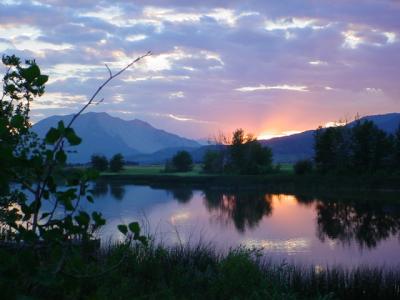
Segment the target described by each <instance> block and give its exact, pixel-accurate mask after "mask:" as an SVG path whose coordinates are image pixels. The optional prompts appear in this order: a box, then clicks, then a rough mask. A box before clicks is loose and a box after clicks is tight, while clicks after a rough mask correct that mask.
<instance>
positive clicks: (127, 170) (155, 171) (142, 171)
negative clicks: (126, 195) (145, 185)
mask: <svg viewBox="0 0 400 300" xmlns="http://www.w3.org/2000/svg"><path fill="white" fill-rule="evenodd" d="M102 175H135V176H136V175H146V176H148V175H152V176H165V175H176V176H204V175H206V174H204V173H202V171H201V165H195V166H194V168H193V170H192V171H190V172H174V173H173V172H165V171H164V165H147V166H125V167H124V169H123V170H122V171H121V172H118V173H112V172H104V173H102Z"/></svg>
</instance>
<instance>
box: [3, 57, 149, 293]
mask: <svg viewBox="0 0 400 300" xmlns="http://www.w3.org/2000/svg"><path fill="white" fill-rule="evenodd" d="M141 58H142V57H140V58H138V59H136V60H134V61H133V62H132V63H130V64H129V65H127V66H126V67H125V68H123V69H121V70H120V71H119V72H117V73H115V74H114V75H113V74H112V73H111V70H110V69H108V70H109V74H110V76H109V77H108V79H106V80H105V81H104V82H103V84H101V85H100V86H99V88H98V89H97V90H96V91H95V93H94V94H93V95H92V97H91V98H90V99H89V100H88V102H87V103H86V104H85V105H84V106H83V107H82V109H81V110H80V111H79V112H78V113H77V114H75V115H74V117H73V118H72V119H71V121H70V122H69V123H68V124H64V123H63V122H62V121H60V122H59V123H58V124H57V126H56V127H52V128H50V129H49V131H48V132H47V134H46V136H45V138H44V139H43V140H42V139H39V138H38V137H37V136H36V135H35V134H34V133H33V132H32V131H31V122H30V119H29V112H30V105H31V103H32V101H35V100H36V99H37V98H38V97H40V96H41V95H43V93H44V92H45V83H46V82H47V81H48V76H47V75H43V74H42V73H41V70H40V68H39V66H38V65H37V64H36V62H35V60H26V61H25V62H24V63H23V62H22V61H21V60H20V59H19V58H18V57H16V56H14V55H12V56H3V58H2V62H3V64H4V65H5V66H6V68H7V71H6V74H5V76H4V78H3V91H2V96H1V97H0V165H1V167H0V234H1V240H2V241H3V242H4V241H5V242H6V244H5V245H6V246H7V247H3V246H4V244H3V243H2V244H1V246H2V247H1V256H2V259H3V260H4V261H8V262H9V263H8V264H7V266H5V265H4V266H2V268H1V273H0V275H4V274H8V276H7V280H8V282H9V283H10V282H14V281H13V278H14V277H13V276H19V277H18V278H24V286H25V287H26V290H25V292H26V293H27V294H31V292H35V291H43V290H47V289H48V288H49V286H50V284H52V283H53V285H54V282H65V278H67V277H68V278H77V277H79V276H81V275H82V272H81V271H82V270H83V269H84V266H82V263H83V261H84V260H85V257H84V256H82V253H84V249H85V247H86V246H89V245H91V244H92V243H90V242H91V241H93V239H94V232H95V231H96V230H97V229H99V228H100V227H101V226H103V225H104V224H105V219H104V218H103V217H102V215H101V214H100V213H98V212H95V211H93V212H91V213H90V214H89V213H88V212H86V211H84V210H81V209H80V207H81V205H80V204H81V202H83V201H85V200H87V201H88V202H93V197H92V196H91V193H90V190H89V189H88V187H89V184H88V182H89V181H90V180H92V179H94V178H95V177H96V175H97V174H96V172H93V170H79V171H77V172H60V174H59V176H60V178H57V180H56V177H55V170H57V168H62V167H63V166H64V165H65V162H66V161H67V154H68V152H67V151H65V150H64V147H65V146H66V145H68V146H70V147H73V146H76V145H79V144H80V142H81V139H80V138H79V137H78V136H77V135H76V133H75V131H74V129H73V128H72V125H73V123H74V121H75V120H76V119H77V118H78V117H79V115H80V114H81V113H82V112H83V111H84V110H85V109H86V108H87V107H89V105H91V104H93V103H95V102H94V101H95V99H96V96H97V95H98V93H99V92H100V91H101V90H102V89H103V88H104V87H105V86H106V85H107V83H108V82H110V81H111V80H112V79H113V78H115V77H116V76H118V75H120V74H121V73H122V72H124V71H125V70H126V69H127V68H128V67H130V66H131V65H132V64H133V63H135V62H137V61H138V60H139V59H141ZM120 226H121V227H119V229H120V230H121V232H123V233H124V234H127V236H128V238H129V239H130V240H139V241H141V242H145V237H144V236H141V235H140V232H139V230H138V225H137V224H136V223H131V226H129V229H130V232H131V233H132V235H130V234H129V235H128V232H129V231H128V230H127V228H128V227H127V226H125V225H120ZM123 226H125V227H123ZM139 229H140V228H139ZM71 263H72V264H73V268H68V264H69V265H70V266H71ZM80 268H81V270H80ZM65 270H68V271H69V272H68V274H67V275H65V273H64V271H65ZM10 276H11V277H10ZM60 276H63V278H61V277H60ZM2 279H3V278H2ZM0 282H2V280H0ZM0 285H1V287H2V290H3V288H4V285H3V284H0ZM57 286H58V285H57ZM11 290H12V292H14V293H17V291H16V290H15V289H13V288H11ZM14 296H15V297H14ZM76 296H77V297H78V298H82V297H80V296H79V295H76ZM32 297H35V298H36V296H35V295H32ZM10 298H17V295H13V296H12V297H10ZM39 298H41V297H39ZM56 298H58V297H56Z"/></svg>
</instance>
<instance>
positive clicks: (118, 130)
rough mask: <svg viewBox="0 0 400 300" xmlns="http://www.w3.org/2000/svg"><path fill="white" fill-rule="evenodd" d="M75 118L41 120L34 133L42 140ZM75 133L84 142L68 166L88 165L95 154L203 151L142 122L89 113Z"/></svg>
mask: <svg viewBox="0 0 400 300" xmlns="http://www.w3.org/2000/svg"><path fill="white" fill-rule="evenodd" d="M72 116H73V115H67V116H52V117H49V118H46V119H44V120H41V121H40V122H38V123H37V124H35V125H34V126H33V130H34V131H35V132H36V133H37V134H38V135H39V136H41V137H43V136H44V135H45V134H46V133H47V131H48V130H49V128H50V127H52V126H56V125H57V123H58V122H59V121H60V120H63V121H64V123H65V124H66V123H68V122H69V121H70V120H71V118H72ZM73 127H74V129H75V131H76V133H77V134H78V135H79V136H80V137H81V138H82V139H83V142H82V144H81V145H79V146H78V147H73V148H71V150H76V152H77V153H71V155H70V160H69V162H72V163H85V162H88V161H89V160H90V156H91V155H92V154H93V153H101V154H104V155H106V156H107V157H111V156H112V155H114V154H115V153H122V154H123V155H124V156H130V155H134V154H139V153H140V154H146V153H153V152H156V151H159V150H161V149H165V148H170V147H193V148H196V147H200V145H199V144H198V143H197V142H196V141H193V140H190V139H186V138H183V137H180V136H178V135H175V134H171V133H168V132H166V131H164V130H160V129H157V128H154V127H153V126H151V125H150V124H149V123H146V122H144V121H141V120H137V119H135V120H132V121H125V120H122V119H120V118H116V117H112V116H110V115H108V114H107V113H94V112H90V113H86V114H83V115H81V116H80V117H79V118H78V119H77V120H76V122H75V123H74V126H73Z"/></svg>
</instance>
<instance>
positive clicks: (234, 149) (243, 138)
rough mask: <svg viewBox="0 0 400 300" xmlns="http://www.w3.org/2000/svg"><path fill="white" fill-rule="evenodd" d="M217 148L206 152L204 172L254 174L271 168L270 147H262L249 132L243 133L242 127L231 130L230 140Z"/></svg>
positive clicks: (266, 171) (268, 170)
mask: <svg viewBox="0 0 400 300" xmlns="http://www.w3.org/2000/svg"><path fill="white" fill-rule="evenodd" d="M219 148H220V149H219V150H213V151H208V152H206V154H205V156H204V159H203V170H204V172H206V173H222V172H225V173H235V174H247V175H251V174H252V175H255V174H265V173H268V172H270V171H271V170H272V151H271V149H270V148H268V147H263V146H262V145H261V143H259V142H258V141H257V140H256V138H255V137H254V136H252V135H251V134H247V135H245V132H244V130H243V129H237V130H236V131H235V132H233V135H232V142H231V143H230V144H229V145H220V147H219Z"/></svg>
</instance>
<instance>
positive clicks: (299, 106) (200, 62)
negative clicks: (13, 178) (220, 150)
mask: <svg viewBox="0 0 400 300" xmlns="http://www.w3.org/2000/svg"><path fill="white" fill-rule="evenodd" d="M359 6H360V3H359V1H355V0H350V1H345V2H343V3H340V5H339V4H336V2H334V1H330V2H329V1H328V2H327V1H312V2H307V1H299V2H298V3H297V4H296V5H293V3H292V2H291V1H283V2H282V1H281V0H279V1H278V0H276V1H249V2H248V3H247V2H246V5H243V3H242V2H240V1H239V2H238V1H222V2H218V1H217V2H216V1H202V2H201V4H199V3H195V2H193V1H159V0H149V1H135V2H132V1H119V0H116V1H113V2H112V3H111V2H107V1H102V0H101V1H78V2H75V1H65V0H58V1H47V0H36V1H30V0H27V1H2V2H1V3H0V52H1V53H2V54H13V53H16V54H18V55H19V56H21V57H22V58H36V59H37V61H38V63H39V64H40V65H41V67H42V70H43V72H44V73H45V74H49V75H50V80H49V83H48V86H47V87H46V94H47V95H53V96H54V97H55V98H54V97H53V98H50V97H48V96H47V97H46V98H43V99H40V100H38V101H36V103H34V105H33V109H32V117H33V120H32V121H33V122H37V121H39V120H40V119H43V118H46V117H48V116H51V115H54V114H57V115H65V114H71V113H74V112H76V111H77V108H78V107H80V106H81V105H82V104H83V103H84V102H85V101H86V98H87V96H88V95H89V94H91V93H92V92H93V91H94V90H96V88H97V86H98V84H99V82H100V81H101V80H104V78H106V76H107V74H108V71H107V69H106V68H105V66H104V64H105V63H106V64H107V65H108V66H109V67H110V68H111V69H112V70H113V71H114V72H115V71H116V70H117V69H118V68H121V67H122V66H124V65H126V64H127V63H128V62H130V61H131V60H132V59H134V58H136V57H137V56H139V55H141V54H143V53H146V52H147V51H149V50H151V51H152V53H153V55H152V56H150V57H148V58H146V59H145V60H143V61H141V62H140V63H138V64H137V65H135V66H134V67H133V68H132V69H130V70H128V71H127V72H126V73H125V74H124V75H123V76H121V77H120V78H119V79H118V80H116V81H115V82H114V83H113V84H112V86H110V89H107V90H105V91H103V93H102V95H101V97H103V98H104V101H103V102H102V103H101V105H96V106H92V107H90V110H91V111H96V112H107V113H109V114H110V115H112V116H116V117H120V118H123V119H126V120H132V119H135V118H137V119H140V120H143V121H146V122H149V123H150V124H151V125H153V126H154V127H157V128H161V129H164V130H166V131H169V132H173V133H176V134H179V135H182V136H185V137H189V138H196V139H197V138H199V139H200V138H201V139H204V138H207V137H209V136H213V135H215V134H217V133H218V132H221V131H222V132H233V131H234V130H235V129H237V128H243V129H245V130H246V132H252V133H255V134H256V135H257V136H258V138H259V139H270V138H274V137H280V136H286V135H288V134H293V133H297V132H301V131H305V130H309V129H315V128H317V127H318V126H320V125H322V126H324V125H325V124H329V126H331V125H332V124H334V123H332V121H334V120H339V119H341V118H343V117H344V116H350V117H351V118H352V117H353V116H355V115H356V114H359V115H361V116H365V115H371V114H382V113H387V112H395V111H398V110H399V107H400V106H399V96H400V86H399V85H398V82H397V80H396V79H397V78H399V77H400V73H399V72H400V71H399V70H400V61H399V59H398V53H399V50H400V39H399V36H400V23H399V18H398V16H399V14H400V3H399V2H397V1H376V0H373V1H367V2H366V3H363V9H359ZM27 16H29V17H27ZM48 16H52V17H51V18H49V17H48ZM16 20H18V22H17V21H16ZM182 125H184V126H182Z"/></svg>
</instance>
